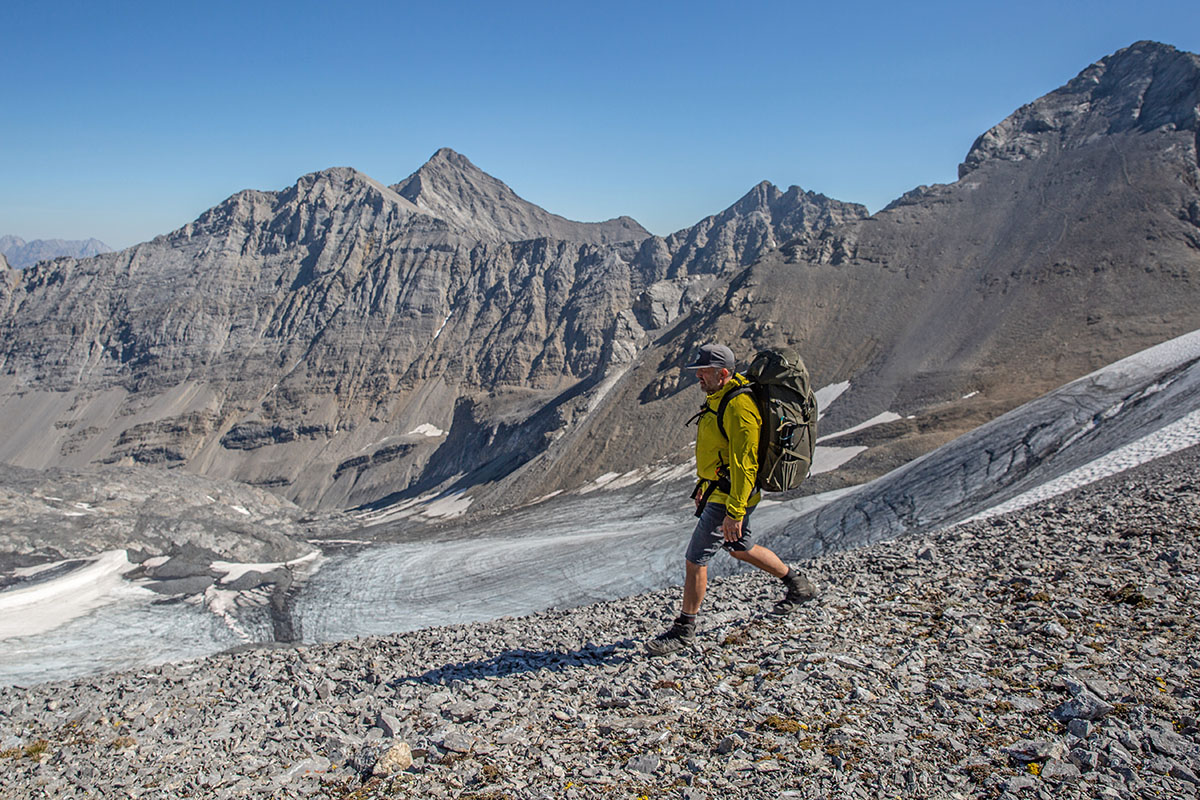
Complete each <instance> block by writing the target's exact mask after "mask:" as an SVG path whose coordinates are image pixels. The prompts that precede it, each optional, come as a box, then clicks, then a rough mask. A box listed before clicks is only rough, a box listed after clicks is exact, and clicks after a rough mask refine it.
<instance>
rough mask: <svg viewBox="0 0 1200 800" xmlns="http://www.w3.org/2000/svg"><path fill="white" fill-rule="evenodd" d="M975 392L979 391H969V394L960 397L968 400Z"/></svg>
mask: <svg viewBox="0 0 1200 800" xmlns="http://www.w3.org/2000/svg"><path fill="white" fill-rule="evenodd" d="M977 394H979V392H970V393H969V394H964V395H963V396H962V399H963V400H970V399H971V398H972V397H974V396H975V395H977Z"/></svg>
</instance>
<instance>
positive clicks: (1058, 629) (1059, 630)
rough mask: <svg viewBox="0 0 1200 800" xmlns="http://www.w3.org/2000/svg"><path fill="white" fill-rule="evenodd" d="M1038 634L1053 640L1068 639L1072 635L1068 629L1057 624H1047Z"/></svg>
mask: <svg viewBox="0 0 1200 800" xmlns="http://www.w3.org/2000/svg"><path fill="white" fill-rule="evenodd" d="M1038 633H1040V634H1042V635H1043V636H1048V637H1050V638H1053V639H1066V638H1068V637H1069V636H1070V635H1071V634H1070V632H1068V631H1067V629H1066V628H1064V627H1063V626H1062V625H1060V624H1058V623H1057V622H1047V623H1046V624H1045V625H1042V626H1041V627H1040V628H1038Z"/></svg>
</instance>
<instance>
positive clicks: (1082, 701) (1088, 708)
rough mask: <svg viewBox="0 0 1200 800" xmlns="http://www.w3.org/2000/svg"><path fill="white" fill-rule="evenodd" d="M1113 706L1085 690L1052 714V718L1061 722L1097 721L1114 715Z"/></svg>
mask: <svg viewBox="0 0 1200 800" xmlns="http://www.w3.org/2000/svg"><path fill="white" fill-rule="evenodd" d="M1112 710H1113V706H1112V705H1110V704H1108V703H1106V702H1104V701H1103V700H1101V699H1100V698H1099V697H1097V696H1096V695H1094V694H1093V693H1092V692H1090V691H1088V690H1087V689H1084V690H1083V691H1081V692H1080V693H1079V694H1078V695H1076V696H1075V697H1072V698H1071V699H1070V700H1068V701H1067V702H1065V703H1063V704H1062V705H1060V706H1059V707H1058V708H1056V709H1054V711H1053V712H1051V714H1050V716H1052V717H1054V718H1055V719H1056V720H1058V721H1059V722H1067V721H1069V720H1073V719H1086V720H1097V719H1101V718H1102V717H1105V716H1108V715H1109V714H1110V713H1112Z"/></svg>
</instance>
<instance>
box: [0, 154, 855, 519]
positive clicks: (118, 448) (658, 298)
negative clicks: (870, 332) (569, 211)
mask: <svg viewBox="0 0 1200 800" xmlns="http://www.w3.org/2000/svg"><path fill="white" fill-rule="evenodd" d="M751 195H752V196H748V197H747V198H746V199H744V200H743V201H742V202H741V203H739V205H738V206H737V207H736V209H735V210H731V211H730V212H726V213H725V214H723V215H721V216H720V217H719V218H714V219H712V220H706V221H704V223H702V226H701V227H703V230H702V231H700V230H697V231H693V232H687V233H686V235H684V234H677V235H676V237H674V238H672V239H670V240H667V239H662V238H658V237H650V236H649V235H648V234H647V233H646V232H645V231H644V229H642V228H641V227H640V226H638V225H637V224H636V223H634V222H633V221H632V220H629V219H627V218H622V219H618V220H613V221H610V222H605V223H575V222H570V221H568V220H564V219H562V218H561V217H557V216H555V215H552V214H548V213H547V212H545V211H542V210H541V209H539V208H537V207H536V206H533V205H532V204H530V203H527V202H526V201H524V200H522V199H521V198H519V197H517V195H515V194H514V193H513V192H512V191H511V190H510V189H509V188H508V187H506V186H505V185H504V184H503V183H501V182H500V181H498V180H496V179H494V178H492V177H490V176H488V175H486V174H485V173H483V172H482V171H480V170H479V169H478V168H476V167H475V166H474V165H473V164H471V163H470V162H469V161H468V160H467V159H466V158H464V157H463V156H461V155H459V154H457V153H454V152H453V151H450V150H440V151H438V152H437V153H436V154H435V155H434V156H433V158H431V159H430V161H429V162H428V163H427V164H425V165H424V166H423V167H422V168H421V169H419V170H418V171H417V172H416V173H414V174H413V175H412V176H410V177H409V178H408V179H406V180H405V181H402V182H401V183H399V184H396V185H395V186H394V187H391V188H388V187H386V186H383V185H382V184H380V183H378V182H376V181H374V180H372V179H371V178H369V177H367V176H365V175H363V174H361V173H358V172H356V171H355V170H353V169H349V168H335V169H329V170H325V171H322V172H318V173H314V174H312V175H307V176H304V177H303V178H301V179H300V180H299V181H298V182H297V183H296V185H295V186H293V187H290V188H288V189H285V190H283V191H279V192H261V191H244V192H240V193H238V194H236V195H234V196H233V197H231V198H229V199H228V200H227V201H225V202H224V203H222V204H221V205H219V206H217V207H215V208H213V209H211V210H209V211H208V212H206V213H205V214H203V215H202V216H201V217H200V218H199V219H197V220H196V221H195V222H193V223H190V224H188V225H186V226H184V227H183V228H181V229H179V230H177V231H174V232H172V233H170V234H167V235H165V236H161V237H158V238H156V239H155V240H153V241H151V242H147V243H145V244H141V245H138V246H136V247H133V248H130V249H128V250H124V251H122V252H120V253H113V254H108V255H103V256H99V257H97V258H92V259H86V260H78V259H60V260H57V261H54V262H50V263H44V264H41V265H38V266H37V267H34V268H32V269H30V270H27V271H26V272H24V273H20V274H13V275H7V274H6V276H5V279H4V281H3V282H0V329H2V330H3V332H4V336H3V339H2V341H3V344H2V345H0V408H2V409H3V413H4V415H5V417H6V418H7V419H11V420H17V424H16V428H15V430H14V431H13V434H12V435H11V436H9V437H8V438H6V440H5V441H4V442H2V443H0V459H3V460H4V461H6V462H8V463H12V464H15V465H19V466H26V467H33V468H42V467H47V466H53V465H61V466H68V467H86V466H88V465H95V464H98V463H100V464H109V463H114V464H149V465H156V466H167V467H174V466H181V467H186V468H187V469H188V470H191V471H194V472H200V473H203V474H205V475H207V476H210V477H215V478H234V479H237V480H241V481H244V482H247V483H250V484H253V485H256V486H261V487H266V488H270V489H271V490H273V491H276V492H278V493H280V494H282V495H284V496H286V497H288V498H289V499H292V500H295V501H296V502H298V503H300V504H302V505H306V506H310V507H311V506H321V507H346V506H350V505H355V504H359V503H363V502H367V501H372V500H378V499H379V498H380V497H382V496H384V495H387V494H389V493H392V492H396V491H398V490H404V489H406V488H409V489H411V490H412V491H413V492H416V491H428V490H429V489H430V488H432V487H437V486H439V485H442V484H445V483H446V482H447V481H450V480H453V479H455V478H457V477H459V476H461V475H462V474H463V473H472V474H473V476H472V477H471V478H469V479H468V481H475V482H478V481H481V480H486V479H488V478H489V477H491V476H495V475H501V474H505V473H507V472H509V471H511V470H512V469H513V468H514V467H515V466H516V465H519V464H520V463H523V462H524V461H526V460H527V459H528V458H529V457H530V456H531V455H532V454H536V453H537V452H540V451H541V450H542V449H543V448H544V447H545V444H546V442H547V440H549V439H551V438H553V437H554V436H556V435H558V434H559V433H560V432H561V431H562V430H563V429H564V427H566V426H569V425H570V423H571V421H572V420H573V419H574V418H575V417H576V416H577V415H580V414H582V413H585V412H586V408H587V405H588V403H589V402H590V398H589V392H591V391H593V390H594V389H595V387H596V385H597V383H598V382H599V381H600V380H601V379H602V378H603V376H604V375H605V374H606V372H607V370H608V369H609V368H610V367H612V366H613V365H620V364H623V363H627V362H628V361H629V360H630V359H632V358H634V357H635V356H636V354H637V352H638V351H639V350H640V348H641V347H642V346H643V343H644V340H645V339H646V338H647V331H648V329H649V330H653V329H655V328H657V327H661V326H663V325H666V324H667V323H668V322H670V321H671V320H673V319H675V318H676V317H678V315H679V314H680V313H681V312H682V311H683V310H684V309H685V308H686V307H687V306H688V304H690V303H692V302H694V301H695V299H696V298H697V297H699V296H702V294H703V293H704V292H705V291H707V288H708V287H709V286H711V284H712V282H713V281H715V280H718V279H719V278H718V276H716V273H717V272H718V271H723V270H725V269H726V268H727V265H728V264H741V263H748V262H751V261H754V260H755V259H756V258H757V257H758V255H760V254H761V252H763V250H764V248H767V247H770V246H773V243H774V242H776V241H778V240H779V238H780V236H783V235H791V233H792V232H794V231H799V230H803V229H806V228H813V227H815V226H819V225H821V224H823V220H831V219H845V218H852V217H860V216H864V215H865V213H866V212H865V209H863V208H862V207H861V206H851V205H849V204H839V203H836V201H831V200H828V199H826V198H820V197H817V196H813V195H809V194H805V193H801V192H800V191H799V190H791V191H789V192H788V193H786V194H784V193H780V192H779V191H778V190H775V189H773V188H770V187H759V188H757V189H756V190H754V192H752V193H751ZM447 431H449V434H450V435H449V436H448V437H447V435H446V432H447ZM479 442H484V443H487V445H488V447H487V449H486V450H485V449H482V448H481V447H479V446H477V443H479ZM466 446H469V447H470V449H467V450H464V447H466Z"/></svg>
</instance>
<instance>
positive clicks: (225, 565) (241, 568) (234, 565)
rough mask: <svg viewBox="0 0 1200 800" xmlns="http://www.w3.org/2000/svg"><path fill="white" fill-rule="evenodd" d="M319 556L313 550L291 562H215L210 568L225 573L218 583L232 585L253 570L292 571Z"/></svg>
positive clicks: (263, 571)
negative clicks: (286, 568)
mask: <svg viewBox="0 0 1200 800" xmlns="http://www.w3.org/2000/svg"><path fill="white" fill-rule="evenodd" d="M319 555H320V552H318V551H317V550H313V551H312V552H310V553H306V554H304V555H302V556H300V557H299V558H294V559H292V560H291V561H276V562H273V563H262V564H245V563H240V562H237V561H214V562H212V564H211V565H210V566H211V567H212V568H213V569H214V570H216V571H217V572H223V573H225V574H224V575H223V576H222V577H221V579H220V580H219V581H218V583H232V582H233V581H236V580H237V579H238V578H240V577H242V576H243V575H245V574H246V573H247V572H250V571H251V570H254V571H256V572H262V573H266V572H270V571H271V570H273V569H280V568H281V567H288V568H289V569H291V568H295V567H299V566H301V565H303V564H308V563H309V562H311V561H313V560H315V559H316V558H317V556H319Z"/></svg>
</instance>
